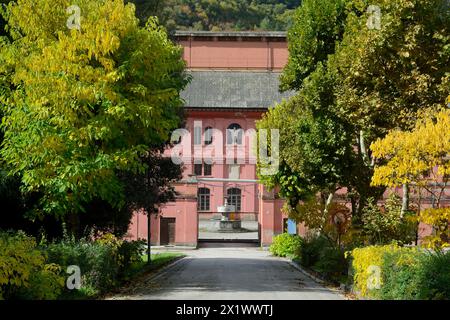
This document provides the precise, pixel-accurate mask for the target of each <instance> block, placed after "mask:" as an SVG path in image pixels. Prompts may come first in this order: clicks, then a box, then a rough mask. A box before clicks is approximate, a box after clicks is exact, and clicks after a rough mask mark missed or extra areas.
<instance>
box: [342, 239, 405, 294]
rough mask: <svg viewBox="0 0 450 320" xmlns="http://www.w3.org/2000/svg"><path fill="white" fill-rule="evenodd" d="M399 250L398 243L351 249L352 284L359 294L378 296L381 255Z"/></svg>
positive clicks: (380, 281) (380, 279)
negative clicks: (378, 272)
mask: <svg viewBox="0 0 450 320" xmlns="http://www.w3.org/2000/svg"><path fill="white" fill-rule="evenodd" d="M399 250H401V248H400V247H399V246H398V245H396V244H391V245H386V246H369V247H365V248H356V249H354V250H353V251H351V257H352V263H351V268H352V275H353V286H354V289H356V291H358V292H359V294H360V295H361V296H363V297H371V298H378V297H379V295H380V286H382V278H381V267H382V265H383V256H384V254H385V253H387V252H395V251H399ZM377 269H378V270H379V271H380V274H379V277H377V275H376V274H375V273H374V272H376V270H377ZM377 282H378V283H377ZM378 284H379V286H378Z"/></svg>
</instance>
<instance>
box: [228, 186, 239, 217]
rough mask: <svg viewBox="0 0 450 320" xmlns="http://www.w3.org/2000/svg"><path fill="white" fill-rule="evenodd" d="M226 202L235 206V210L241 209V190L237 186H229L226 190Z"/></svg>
mask: <svg viewBox="0 0 450 320" xmlns="http://www.w3.org/2000/svg"><path fill="white" fill-rule="evenodd" d="M227 198H228V204H230V205H233V206H235V207H236V211H237V212H240V211H241V209H242V190H241V189H239V188H229V189H228V190H227Z"/></svg>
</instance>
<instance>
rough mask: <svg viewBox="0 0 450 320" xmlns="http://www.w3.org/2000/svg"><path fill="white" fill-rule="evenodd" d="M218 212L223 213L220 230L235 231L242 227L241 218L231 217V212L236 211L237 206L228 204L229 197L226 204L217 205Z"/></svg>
mask: <svg viewBox="0 0 450 320" xmlns="http://www.w3.org/2000/svg"><path fill="white" fill-rule="evenodd" d="M217 212H219V213H221V214H222V219H221V220H220V226H219V231H221V232H233V231H237V230H240V229H241V220H231V219H230V213H234V212H236V207H235V206H233V205H230V204H228V199H225V204H224V205H223V206H220V207H217Z"/></svg>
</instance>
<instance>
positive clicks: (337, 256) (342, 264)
mask: <svg viewBox="0 0 450 320" xmlns="http://www.w3.org/2000/svg"><path fill="white" fill-rule="evenodd" d="M312 269H313V270H314V271H317V272H319V273H321V274H322V276H323V277H324V278H325V279H327V280H330V281H333V282H341V281H345V280H346V279H347V276H348V275H347V273H348V262H347V260H346V258H345V250H343V249H340V248H335V247H327V248H324V249H323V250H322V251H321V252H320V254H319V259H318V261H317V262H316V263H315V264H314V265H313V266H312Z"/></svg>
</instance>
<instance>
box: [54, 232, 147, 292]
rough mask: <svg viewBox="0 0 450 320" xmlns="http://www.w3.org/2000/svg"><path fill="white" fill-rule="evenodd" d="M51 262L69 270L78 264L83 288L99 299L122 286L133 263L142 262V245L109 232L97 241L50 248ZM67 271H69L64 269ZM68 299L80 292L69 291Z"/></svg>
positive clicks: (66, 243)
mask: <svg viewBox="0 0 450 320" xmlns="http://www.w3.org/2000/svg"><path fill="white" fill-rule="evenodd" d="M45 250H46V251H47V252H48V256H49V260H50V261H52V262H55V263H57V264H59V265H61V266H63V267H64V269H66V268H67V267H68V266H70V265H76V266H79V267H80V270H81V281H82V289H83V292H85V293H86V294H87V295H88V296H96V295H99V294H101V293H103V292H106V291H107V290H109V289H111V288H113V287H114V286H116V285H118V284H119V283H120V281H121V280H123V278H124V277H126V274H127V271H128V270H129V268H131V266H132V264H133V263H136V262H138V261H139V260H140V259H141V254H142V242H141V241H135V242H126V241H123V240H120V239H118V238H117V237H115V236H114V235H112V234H110V233H107V234H104V235H102V236H101V237H99V238H98V239H96V240H95V241H92V240H89V239H81V240H78V241H75V240H73V239H65V240H63V241H61V242H59V243H53V244H50V245H48V246H47V247H46V248H45ZM64 271H65V270H64ZM65 294H66V296H68V297H70V296H71V295H76V294H77V293H74V292H69V291H68V290H66V292H65Z"/></svg>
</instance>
